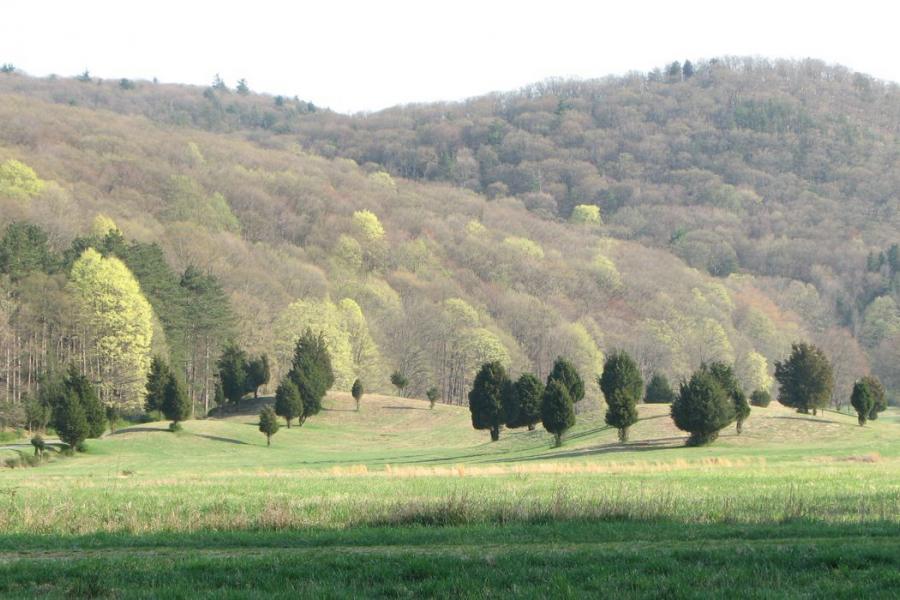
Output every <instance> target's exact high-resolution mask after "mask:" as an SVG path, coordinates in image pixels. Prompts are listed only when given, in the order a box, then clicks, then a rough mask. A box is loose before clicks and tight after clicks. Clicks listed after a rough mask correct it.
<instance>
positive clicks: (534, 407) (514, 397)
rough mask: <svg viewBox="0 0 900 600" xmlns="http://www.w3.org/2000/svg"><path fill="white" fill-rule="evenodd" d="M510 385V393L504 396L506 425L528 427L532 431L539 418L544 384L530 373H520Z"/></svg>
mask: <svg viewBox="0 0 900 600" xmlns="http://www.w3.org/2000/svg"><path fill="white" fill-rule="evenodd" d="M511 387H512V388H513V389H512V394H511V395H510V396H509V397H508V398H507V397H506V396H505V397H504V406H503V412H504V414H505V417H506V426H507V427H528V431H534V426H535V424H537V423H539V422H540V420H541V402H542V401H543V397H544V384H542V383H541V380H540V379H538V378H537V377H535V376H534V375H532V374H531V373H522V375H520V376H519V379H518V380H517V381H516V382H515V383H514V384H513V383H511Z"/></svg>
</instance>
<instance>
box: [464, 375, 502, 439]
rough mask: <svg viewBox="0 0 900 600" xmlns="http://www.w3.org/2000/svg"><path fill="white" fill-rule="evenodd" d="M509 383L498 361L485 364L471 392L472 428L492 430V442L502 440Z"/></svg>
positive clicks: (476, 377)
mask: <svg viewBox="0 0 900 600" xmlns="http://www.w3.org/2000/svg"><path fill="white" fill-rule="evenodd" d="M507 382H508V378H507V376H506V369H505V368H503V365H502V364H500V363H499V362H496V361H495V362H489V363H484V364H483V365H482V366H481V369H480V370H479V371H478V374H477V375H476V376H475V381H474V382H473V383H472V390H471V391H470V392H469V412H470V413H471V414H472V427H474V428H475V429H488V430H490V432H491V441H492V442H496V441H497V440H499V439H500V426H501V425H503V406H502V396H503V390H504V386H505V385H506V384H507Z"/></svg>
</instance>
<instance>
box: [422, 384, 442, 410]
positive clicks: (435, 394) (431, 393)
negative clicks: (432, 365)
mask: <svg viewBox="0 0 900 600" xmlns="http://www.w3.org/2000/svg"><path fill="white" fill-rule="evenodd" d="M425 397H426V398H428V403H429V404H430V405H431V408H434V404H435V402H437V401H438V398H440V397H441V393H440V392H439V391H438V389H437V388H436V387H434V386H431V387H430V388H428V391H427V392H425Z"/></svg>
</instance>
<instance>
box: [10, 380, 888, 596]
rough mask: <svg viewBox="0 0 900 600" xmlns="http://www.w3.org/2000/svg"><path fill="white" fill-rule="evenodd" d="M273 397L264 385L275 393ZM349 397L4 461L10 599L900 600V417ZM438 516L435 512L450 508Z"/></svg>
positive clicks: (133, 431) (137, 430) (148, 428)
mask: <svg viewBox="0 0 900 600" xmlns="http://www.w3.org/2000/svg"><path fill="white" fill-rule="evenodd" d="M266 401H269V400H268V399H263V400H261V402H266ZM352 406H353V405H352V399H351V398H350V397H349V396H347V395H343V394H334V395H332V396H331V397H330V398H329V399H328V401H327V402H326V409H327V410H324V411H323V412H322V413H321V414H320V415H318V416H317V417H315V418H313V419H311V420H309V421H308V422H307V423H306V424H305V425H303V427H300V428H297V427H294V428H292V429H290V430H288V429H286V428H283V429H282V430H281V431H280V432H279V433H278V434H277V435H276V436H275V437H274V439H273V445H272V447H271V448H267V447H266V445H265V437H264V436H263V435H262V434H260V433H259V432H258V431H257V428H256V419H255V413H256V411H258V405H252V404H251V403H248V406H247V407H246V408H245V411H244V412H242V413H239V414H235V415H229V416H225V417H224V418H220V419H208V420H204V421H189V422H187V423H185V427H184V432H182V433H181V434H177V435H173V434H171V433H169V432H167V431H165V427H166V424H164V423H151V424H147V425H142V426H139V427H131V428H128V429H125V430H121V431H119V432H117V433H116V434H114V435H109V436H106V437H105V438H103V439H101V440H92V441H91V442H89V452H88V453H87V454H85V455H80V456H78V457H76V458H73V459H60V460H56V461H53V462H51V463H50V464H48V465H45V466H42V467H40V468H36V469H17V470H14V471H10V470H4V471H0V527H2V531H3V534H2V535H0V595H3V596H5V597H22V596H33V597H66V596H68V597H72V596H74V597H160V596H165V597H185V598H187V597H235V598H237V597H241V598H243V597H251V598H253V597H267V598H268V597H296V596H298V595H299V596H304V597H359V596H389V597H486V596H489V595H493V594H497V593H507V594H512V595H515V596H521V597H567V596H580V595H587V594H593V595H601V594H602V595H609V596H615V597H733V596H734V595H735V594H736V593H740V595H742V596H747V597H758V598H771V597H797V596H802V597H826V596H828V597H850V596H858V594H859V593H860V592H862V593H864V594H866V595H867V597H876V598H877V597H891V594H892V593H893V591H895V590H896V589H897V586H898V585H900V577H898V572H900V569H898V568H900V443H898V439H900V438H898V435H897V434H898V433H900V425H898V422H897V415H896V414H895V413H894V412H889V413H887V414H885V415H884V416H883V417H882V418H880V419H879V420H878V421H876V422H874V423H871V424H869V425H868V426H866V427H859V426H858V425H856V421H855V418H853V417H850V416H847V415H842V414H838V413H831V412H829V413H826V414H825V415H822V416H819V417H811V416H809V417H808V416H804V415H797V414H796V413H793V412H790V411H789V410H787V409H784V408H782V407H780V406H778V405H773V406H772V407H769V408H766V409H754V412H753V414H752V415H751V418H750V419H749V421H748V422H747V423H746V424H745V428H744V433H743V434H742V435H741V436H737V435H734V434H733V433H731V432H727V433H726V434H725V435H723V436H722V437H721V438H720V440H719V441H717V442H716V444H715V445H713V446H711V447H708V448H699V449H698V448H685V447H683V445H682V444H683V441H684V437H685V436H684V435H683V433H682V432H679V431H678V430H676V429H674V428H673V426H672V424H671V420H670V419H669V418H668V416H667V411H668V407H667V406H652V405H647V406H641V407H640V412H641V421H640V422H639V423H638V424H637V425H636V426H635V427H634V428H633V431H632V435H631V439H632V441H631V442H630V443H629V444H627V445H625V446H620V445H619V444H617V443H616V441H615V440H616V434H615V431H614V430H610V429H609V428H607V427H605V426H603V425H602V414H599V413H593V412H588V413H585V414H582V415H580V416H579V425H578V426H577V427H576V428H574V430H573V431H572V432H571V433H570V435H569V436H568V438H567V440H566V443H565V445H564V446H563V447H562V448H559V449H551V448H550V442H551V440H550V436H549V435H548V434H546V433H545V432H543V431H540V430H538V431H534V432H528V431H524V430H515V431H504V432H503V434H502V436H501V440H500V441H499V442H496V443H491V442H490V441H489V436H488V434H487V433H486V432H476V431H473V430H472V429H471V425H470V422H469V416H468V410H467V409H465V408H462V407H455V406H444V405H438V406H436V407H435V409H434V410H429V409H428V405H427V403H424V402H421V401H418V400H409V399H400V398H393V397H386V396H376V395H370V396H366V397H365V399H364V401H363V407H362V410H361V411H360V412H358V413H357V412H356V411H354V410H353V409H352ZM435 526H439V527H435Z"/></svg>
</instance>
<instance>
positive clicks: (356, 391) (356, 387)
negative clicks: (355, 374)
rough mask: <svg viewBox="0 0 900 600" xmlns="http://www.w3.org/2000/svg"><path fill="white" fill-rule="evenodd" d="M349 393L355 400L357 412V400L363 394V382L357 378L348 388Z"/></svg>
mask: <svg viewBox="0 0 900 600" xmlns="http://www.w3.org/2000/svg"><path fill="white" fill-rule="evenodd" d="M350 393H351V394H352V395H353V399H354V400H355V401H356V411H357V412H359V401H360V399H362V396H363V384H362V381H360V380H359V379H357V380H356V381H354V382H353V387H352V388H350Z"/></svg>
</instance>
